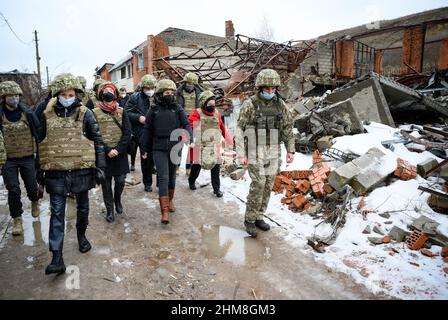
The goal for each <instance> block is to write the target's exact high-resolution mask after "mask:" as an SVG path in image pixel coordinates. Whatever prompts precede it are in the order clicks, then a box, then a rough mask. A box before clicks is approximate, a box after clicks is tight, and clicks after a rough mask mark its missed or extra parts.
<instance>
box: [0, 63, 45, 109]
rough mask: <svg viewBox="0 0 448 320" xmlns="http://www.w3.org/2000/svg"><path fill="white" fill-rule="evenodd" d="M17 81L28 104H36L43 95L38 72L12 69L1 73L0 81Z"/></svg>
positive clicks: (24, 100) (23, 99) (23, 98)
mask: <svg viewBox="0 0 448 320" xmlns="http://www.w3.org/2000/svg"><path fill="white" fill-rule="evenodd" d="M2 81H15V82H17V83H18V84H19V86H20V87H21V88H22V91H23V97H22V101H23V102H24V103H25V104H26V105H28V106H33V105H35V104H36V103H37V102H38V101H39V100H40V99H41V98H42V97H41V95H42V94H43V93H42V90H41V88H40V84H39V80H38V77H37V74H35V73H27V72H20V71H18V70H12V71H10V72H4V73H0V82H2Z"/></svg>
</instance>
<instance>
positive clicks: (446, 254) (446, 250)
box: [441, 247, 448, 258]
mask: <svg viewBox="0 0 448 320" xmlns="http://www.w3.org/2000/svg"><path fill="white" fill-rule="evenodd" d="M441 255H442V257H444V258H446V257H448V247H443V249H442V253H441Z"/></svg>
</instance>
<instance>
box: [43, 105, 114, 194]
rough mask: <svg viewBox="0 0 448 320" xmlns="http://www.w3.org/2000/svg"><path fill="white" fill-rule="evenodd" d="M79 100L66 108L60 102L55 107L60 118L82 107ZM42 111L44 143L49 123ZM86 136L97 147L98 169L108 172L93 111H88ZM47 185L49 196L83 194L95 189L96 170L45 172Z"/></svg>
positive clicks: (85, 121) (85, 127)
mask: <svg viewBox="0 0 448 320" xmlns="http://www.w3.org/2000/svg"><path fill="white" fill-rule="evenodd" d="M80 105H81V104H80V102H79V101H78V100H77V101H76V102H75V103H74V104H73V105H71V106H70V107H68V108H64V107H63V106H62V105H60V104H59V102H58V103H57V104H56V105H55V106H54V110H55V112H56V115H57V116H58V117H69V116H72V115H73V114H74V113H75V112H76V111H77V109H78V108H79V106H80ZM44 110H45V108H44V109H41V110H40V111H39V114H37V116H38V118H39V121H40V124H41V127H42V130H41V134H40V137H39V141H40V142H41V141H43V140H44V139H45V137H46V136H47V125H46V124H47V123H46V120H45V117H44V113H43V111H44ZM83 131H84V136H85V137H86V138H87V139H89V140H92V141H93V142H94V145H95V154H96V167H97V168H100V169H102V170H104V171H105V170H106V156H105V151H104V144H103V139H102V138H101V134H100V131H99V128H98V124H97V122H96V120H95V117H94V115H93V113H92V111H90V110H87V112H86V115H85V117H84V124H83ZM45 185H46V190H47V192H48V193H49V194H52V193H55V194H61V195H66V194H68V193H70V192H73V193H81V192H85V191H88V190H90V189H92V188H94V187H95V185H96V182H95V169H81V170H75V171H71V172H69V171H45Z"/></svg>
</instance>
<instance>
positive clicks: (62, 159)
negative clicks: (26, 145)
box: [39, 99, 95, 171]
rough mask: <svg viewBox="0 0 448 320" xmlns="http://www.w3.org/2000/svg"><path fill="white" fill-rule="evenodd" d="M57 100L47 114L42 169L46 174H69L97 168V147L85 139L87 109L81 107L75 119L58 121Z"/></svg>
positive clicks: (41, 145) (53, 101) (41, 147)
mask: <svg viewBox="0 0 448 320" xmlns="http://www.w3.org/2000/svg"><path fill="white" fill-rule="evenodd" d="M56 101H57V100H56V99H52V100H50V103H49V104H48V105H47V108H46V109H45V111H44V116H45V119H46V122H47V136H46V138H45V139H44V140H43V141H42V142H41V143H40V144H39V152H40V165H41V168H42V170H45V171H70V170H80V169H88V168H95V145H94V143H93V141H90V140H89V139H87V138H86V137H85V136H84V132H83V123H84V117H85V115H86V112H87V110H88V109H87V108H86V107H85V106H83V105H81V106H80V107H79V108H78V109H77V110H76V111H75V112H74V114H73V115H72V116H70V117H65V118H62V117H58V116H57V115H56V113H55V111H54V105H55V104H56Z"/></svg>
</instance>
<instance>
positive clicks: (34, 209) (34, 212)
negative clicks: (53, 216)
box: [31, 201, 40, 218]
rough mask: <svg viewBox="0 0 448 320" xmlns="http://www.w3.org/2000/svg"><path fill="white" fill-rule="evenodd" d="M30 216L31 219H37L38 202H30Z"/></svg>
mask: <svg viewBox="0 0 448 320" xmlns="http://www.w3.org/2000/svg"><path fill="white" fill-rule="evenodd" d="M31 215H32V216H33V218H37V217H38V216H39V215H40V210H39V202H38V201H32V202H31Z"/></svg>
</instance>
